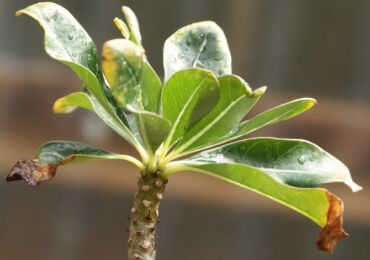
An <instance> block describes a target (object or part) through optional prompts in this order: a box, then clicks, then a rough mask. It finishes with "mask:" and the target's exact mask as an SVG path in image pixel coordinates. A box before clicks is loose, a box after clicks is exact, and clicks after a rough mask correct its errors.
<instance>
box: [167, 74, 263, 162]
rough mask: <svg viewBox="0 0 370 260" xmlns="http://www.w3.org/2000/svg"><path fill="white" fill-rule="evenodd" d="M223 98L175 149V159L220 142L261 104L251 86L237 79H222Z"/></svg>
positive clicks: (233, 76)
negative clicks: (253, 108) (256, 104)
mask: <svg viewBox="0 0 370 260" xmlns="http://www.w3.org/2000/svg"><path fill="white" fill-rule="evenodd" d="M219 82H220V99H219V100H218V102H217V104H216V106H215V107H214V108H213V110H212V111H211V112H210V113H208V114H207V115H206V116H205V117H203V118H202V119H201V120H200V121H199V123H197V124H196V125H195V126H194V127H193V128H192V129H191V130H190V131H188V132H187V133H186V134H185V136H184V137H183V138H182V139H181V141H180V142H179V144H178V145H177V146H176V149H175V150H174V153H175V154H177V156H176V157H178V156H181V155H185V154H188V153H191V152H194V151H196V150H198V149H201V148H204V147H207V146H209V145H212V144H213V143H215V142H217V141H218V140H219V138H221V137H223V136H224V135H226V134H227V133H229V132H230V131H232V130H233V129H234V128H235V127H237V126H238V124H239V122H240V121H241V120H242V119H243V117H244V116H245V115H246V114H247V113H248V112H249V111H250V109H251V108H252V107H253V106H254V105H255V103H256V102H257V101H258V99H259V96H256V95H254V94H253V92H252V90H251V88H250V87H249V86H248V84H247V83H246V82H245V81H244V80H243V79H241V78H240V77H238V76H235V75H225V76H222V77H220V78H219Z"/></svg>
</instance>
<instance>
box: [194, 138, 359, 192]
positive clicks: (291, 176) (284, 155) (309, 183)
mask: <svg viewBox="0 0 370 260" xmlns="http://www.w3.org/2000/svg"><path fill="white" fill-rule="evenodd" d="M191 160H198V161H199V160H201V161H202V160H206V161H207V162H212V161H213V162H215V163H236V164H246V165H248V166H252V167H254V168H258V169H260V170H262V171H263V172H265V173H267V174H268V175H270V176H271V177H273V178H274V179H275V180H276V181H278V182H280V183H285V184H288V185H291V186H296V187H317V186H319V185H321V184H325V183H331V182H344V183H345V184H347V185H348V186H349V187H351V189H352V190H353V191H358V190H360V189H361V187H359V186H358V185H357V184H355V183H354V182H353V181H352V178H351V175H350V173H349V170H348V168H347V167H346V166H345V165H344V164H343V163H342V162H340V161H339V160H338V159H336V158H335V157H333V156H332V155H330V154H329V153H327V152H325V151H324V150H323V149H322V148H320V147H318V146H317V145H315V144H313V143H310V142H308V141H305V140H295V139H278V138H253V139H249V140H243V141H238V142H235V143H231V144H227V145H224V146H221V147H218V148H215V149H211V150H207V151H204V152H202V153H200V154H199V155H198V156H195V157H192V158H191Z"/></svg>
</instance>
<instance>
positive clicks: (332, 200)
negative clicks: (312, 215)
mask: <svg viewBox="0 0 370 260" xmlns="http://www.w3.org/2000/svg"><path fill="white" fill-rule="evenodd" d="M326 195H327V197H328V201H329V205H330V206H329V209H328V213H327V221H326V225H325V226H324V227H323V229H322V231H321V233H320V237H319V240H318V241H317V242H316V244H317V248H318V249H319V250H322V251H325V252H328V253H332V252H333V250H334V247H335V245H336V244H337V242H338V240H339V239H341V238H345V237H348V234H347V233H346V232H345V231H344V230H343V203H342V201H341V200H340V199H339V198H338V197H336V196H334V195H333V194H331V193H329V192H327V194H326Z"/></svg>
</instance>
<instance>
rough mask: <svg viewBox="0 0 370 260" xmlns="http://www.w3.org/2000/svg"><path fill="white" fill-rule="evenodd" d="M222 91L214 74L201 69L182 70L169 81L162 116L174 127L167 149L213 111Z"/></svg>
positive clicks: (164, 92) (165, 89) (163, 101)
mask: <svg viewBox="0 0 370 260" xmlns="http://www.w3.org/2000/svg"><path fill="white" fill-rule="evenodd" d="M219 89H220V88H219V83H218V81H217V79H216V78H215V77H214V75H213V74H212V73H211V72H210V71H207V70H202V69H197V68H194V69H187V70H182V71H179V72H177V73H175V74H174V75H173V76H172V77H171V78H170V79H169V80H168V81H167V82H166V84H165V86H164V88H163V92H162V114H163V116H164V117H165V118H167V119H168V120H169V121H170V122H171V124H172V130H171V132H170V134H169V136H168V138H167V140H166V144H165V147H166V148H168V147H169V146H170V145H172V144H173V143H175V142H176V141H177V140H178V139H179V138H181V137H182V136H183V134H184V133H185V132H186V131H187V130H188V129H190V128H191V127H192V126H194V125H195V124H196V123H197V122H198V121H199V120H200V119H201V118H202V117H203V116H205V115H206V114H207V113H208V112H209V111H211V110H212V108H213V107H214V105H215V104H216V102H217V100H218V97H219Z"/></svg>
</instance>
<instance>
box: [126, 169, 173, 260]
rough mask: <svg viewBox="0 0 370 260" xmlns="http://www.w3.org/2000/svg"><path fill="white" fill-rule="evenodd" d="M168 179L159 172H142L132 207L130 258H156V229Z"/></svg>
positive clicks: (152, 259) (129, 243)
mask: <svg viewBox="0 0 370 260" xmlns="http://www.w3.org/2000/svg"><path fill="white" fill-rule="evenodd" d="M166 183H167V179H164V178H163V177H161V176H160V175H159V174H158V173H157V172H155V173H149V172H147V173H142V174H141V176H140V178H139V181H138V189H139V190H138V192H137V194H136V196H135V202H134V206H133V207H132V209H131V221H130V228H129V239H128V243H127V245H128V255H129V259H130V260H155V258H156V251H155V229H156V225H157V221H158V207H159V202H160V201H161V199H162V198H163V191H164V188H165V186H166Z"/></svg>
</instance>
